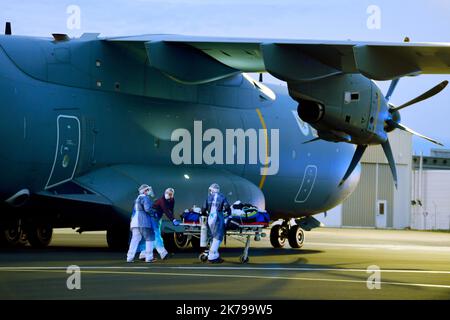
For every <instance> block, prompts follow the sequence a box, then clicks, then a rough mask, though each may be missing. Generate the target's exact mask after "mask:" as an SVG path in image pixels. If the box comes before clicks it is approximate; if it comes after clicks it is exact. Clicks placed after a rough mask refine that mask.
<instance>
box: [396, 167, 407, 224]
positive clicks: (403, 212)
mask: <svg viewBox="0 0 450 320" xmlns="http://www.w3.org/2000/svg"><path fill="white" fill-rule="evenodd" d="M397 176H398V184H399V187H398V188H397V189H394V206H393V209H394V210H393V215H394V216H393V223H392V227H393V228H394V229H404V228H407V227H409V226H411V216H410V214H408V213H409V212H411V201H410V199H411V167H410V166H407V165H397ZM403 184H404V185H405V186H406V187H405V186H403Z"/></svg>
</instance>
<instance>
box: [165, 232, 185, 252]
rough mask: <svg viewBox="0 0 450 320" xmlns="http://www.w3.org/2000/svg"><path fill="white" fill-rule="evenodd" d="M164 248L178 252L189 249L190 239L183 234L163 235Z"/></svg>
mask: <svg viewBox="0 0 450 320" xmlns="http://www.w3.org/2000/svg"><path fill="white" fill-rule="evenodd" d="M163 240H164V246H165V248H166V249H167V250H168V251H178V250H182V249H185V248H187V246H188V244H189V237H188V236H187V235H184V234H183V233H179V232H173V233H164V234H163Z"/></svg>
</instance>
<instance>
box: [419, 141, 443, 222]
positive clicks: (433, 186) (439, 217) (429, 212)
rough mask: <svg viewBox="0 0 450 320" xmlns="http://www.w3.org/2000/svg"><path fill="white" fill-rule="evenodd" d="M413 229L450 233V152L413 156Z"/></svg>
mask: <svg viewBox="0 0 450 320" xmlns="http://www.w3.org/2000/svg"><path fill="white" fill-rule="evenodd" d="M411 204H412V211H411V228H412V229H421V230H450V150H442V149H439V150H436V149H432V150H431V156H429V157H422V156H413V173H412V197H411Z"/></svg>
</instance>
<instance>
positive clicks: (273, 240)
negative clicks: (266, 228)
mask: <svg viewBox="0 0 450 320" xmlns="http://www.w3.org/2000/svg"><path fill="white" fill-rule="evenodd" d="M284 229H285V227H283V226H282V225H279V224H277V225H274V226H273V227H272V229H270V244H271V245H272V247H274V248H283V247H284V245H285V244H286V238H285V237H284V236H283V234H284V233H285V232H284V231H285V230H284Z"/></svg>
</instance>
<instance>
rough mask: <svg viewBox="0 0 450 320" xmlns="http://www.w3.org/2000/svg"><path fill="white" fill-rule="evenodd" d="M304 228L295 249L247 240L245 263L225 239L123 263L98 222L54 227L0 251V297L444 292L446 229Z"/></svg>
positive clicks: (448, 273) (448, 259)
mask: <svg viewBox="0 0 450 320" xmlns="http://www.w3.org/2000/svg"><path fill="white" fill-rule="evenodd" d="M267 233H268V232H267ZM305 238H306V239H305V244H304V246H303V248H301V249H291V248H289V246H288V244H287V245H286V247H285V248H282V249H274V248H272V247H271V245H270V242H269V239H268V237H266V238H262V240H261V241H259V242H255V241H252V247H251V249H250V251H249V255H250V261H249V263H247V264H241V263H240V262H239V256H240V255H241V253H242V248H243V244H242V243H240V242H238V241H236V240H232V239H228V241H227V244H226V246H223V247H221V255H222V257H223V258H224V259H225V262H224V263H223V264H207V263H206V264H205V263H202V262H201V261H200V260H199V259H198V253H197V252H195V251H194V250H193V249H187V250H184V251H181V252H176V253H175V254H174V255H172V256H171V257H170V258H169V259H168V260H157V261H156V262H154V263H144V262H141V261H139V260H136V261H135V262H134V263H131V264H130V263H126V262H125V255H126V253H125V252H113V251H110V250H109V249H108V248H107V244H106V237H105V233H104V232H97V233H84V234H81V235H79V234H77V233H75V232H74V231H72V230H67V229H64V230H55V232H54V236H53V240H52V243H51V244H50V246H49V247H47V248H45V249H33V248H31V247H28V246H27V247H23V248H19V249H17V248H16V249H2V251H0V299H2V300H5V299H153V300H154V299H169V300H199V299H202V300H203V299H212V300H230V299H231V300H240V299H256V300H259V299H264V300H266V299H268V300H272V299H444V300H449V299H450V233H445V232H424V231H407V230H402V231H398V230H374V229H333V228H318V229H314V230H312V231H310V232H306V233H305ZM69 266H76V267H79V268H80V269H79V270H80V273H79V274H77V273H73V271H71V270H77V269H76V268H75V269H73V268H74V267H72V269H69V271H68V267H69ZM74 275H79V277H78V278H74ZM68 284H69V286H68ZM77 287H78V288H79V289H77ZM69 288H71V289H69Z"/></svg>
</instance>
